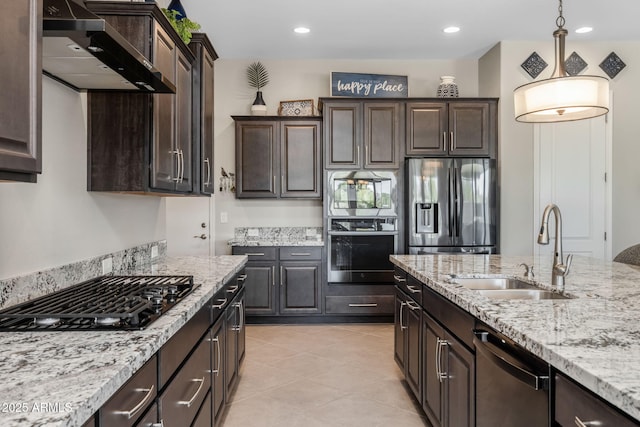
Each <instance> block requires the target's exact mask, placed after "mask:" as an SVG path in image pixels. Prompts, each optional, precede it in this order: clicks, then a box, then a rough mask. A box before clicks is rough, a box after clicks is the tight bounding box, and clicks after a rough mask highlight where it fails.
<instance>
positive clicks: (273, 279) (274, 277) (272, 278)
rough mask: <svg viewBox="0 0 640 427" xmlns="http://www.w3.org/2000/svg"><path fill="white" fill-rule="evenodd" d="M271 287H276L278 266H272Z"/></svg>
mask: <svg viewBox="0 0 640 427" xmlns="http://www.w3.org/2000/svg"><path fill="white" fill-rule="evenodd" d="M271 285H272V286H275V285H276V266H275V265H272V266H271Z"/></svg>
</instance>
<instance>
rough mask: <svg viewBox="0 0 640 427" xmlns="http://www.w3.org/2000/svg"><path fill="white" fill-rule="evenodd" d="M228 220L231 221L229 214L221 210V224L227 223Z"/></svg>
mask: <svg viewBox="0 0 640 427" xmlns="http://www.w3.org/2000/svg"><path fill="white" fill-rule="evenodd" d="M227 222H229V214H227V213H226V212H220V224H226V223H227Z"/></svg>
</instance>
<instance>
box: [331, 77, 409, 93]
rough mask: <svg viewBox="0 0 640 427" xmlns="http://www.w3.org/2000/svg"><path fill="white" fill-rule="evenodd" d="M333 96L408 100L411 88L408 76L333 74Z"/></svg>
mask: <svg viewBox="0 0 640 427" xmlns="http://www.w3.org/2000/svg"><path fill="white" fill-rule="evenodd" d="M331 96H352V97H361V98H396V97H397V98H406V97H407V96H409V86H408V84H407V76H391V75H385V74H361V73H340V72H332V73H331Z"/></svg>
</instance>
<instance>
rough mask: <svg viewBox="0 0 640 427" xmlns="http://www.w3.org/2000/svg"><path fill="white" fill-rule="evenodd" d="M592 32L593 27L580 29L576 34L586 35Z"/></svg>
mask: <svg viewBox="0 0 640 427" xmlns="http://www.w3.org/2000/svg"><path fill="white" fill-rule="evenodd" d="M591 31H593V28H591V27H580V28H578V29H577V30H576V33H578V34H584V33H590V32H591Z"/></svg>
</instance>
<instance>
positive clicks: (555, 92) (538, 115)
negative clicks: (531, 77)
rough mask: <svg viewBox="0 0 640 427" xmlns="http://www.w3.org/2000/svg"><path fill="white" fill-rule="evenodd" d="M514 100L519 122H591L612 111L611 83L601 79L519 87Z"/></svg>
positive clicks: (580, 78)
mask: <svg viewBox="0 0 640 427" xmlns="http://www.w3.org/2000/svg"><path fill="white" fill-rule="evenodd" d="M513 97H514V107H515V117H516V120H517V121H519V122H525V123H552V122H566V121H572V120H582V119H589V118H592V117H598V116H601V115H603V114H607V113H608V112H609V81H608V80H607V79H606V78H604V77H599V76H572V77H570V76H566V77H554V78H550V79H546V80H541V81H538V82H533V83H529V84H526V85H523V86H520V87H518V88H517V89H516V90H515V91H514V93H513Z"/></svg>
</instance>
